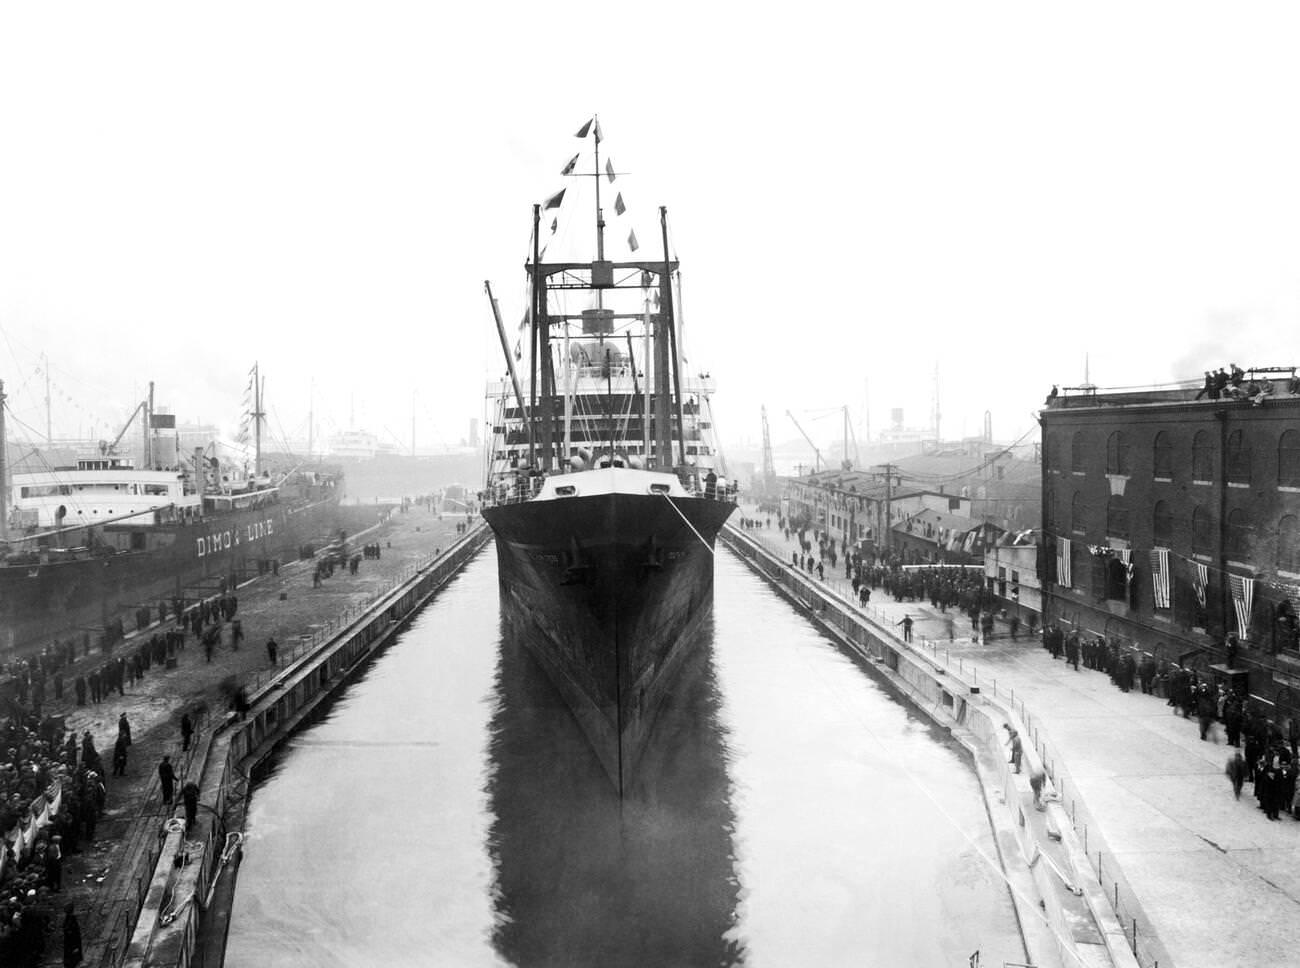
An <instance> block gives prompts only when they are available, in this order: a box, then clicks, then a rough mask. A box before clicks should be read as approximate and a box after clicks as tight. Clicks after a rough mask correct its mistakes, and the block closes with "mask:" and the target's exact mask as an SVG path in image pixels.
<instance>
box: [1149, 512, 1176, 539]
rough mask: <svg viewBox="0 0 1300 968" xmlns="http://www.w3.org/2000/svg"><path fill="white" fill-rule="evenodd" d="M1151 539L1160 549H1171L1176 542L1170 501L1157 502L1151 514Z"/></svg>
mask: <svg viewBox="0 0 1300 968" xmlns="http://www.w3.org/2000/svg"><path fill="white" fill-rule="evenodd" d="M1151 539H1152V542H1153V543H1154V544H1155V545H1156V546H1157V547H1160V548H1168V547H1170V543H1171V542H1172V541H1173V540H1174V516H1173V515H1172V514H1170V512H1169V502H1168V501H1156V506H1155V508H1154V509H1153V510H1152V512H1151Z"/></svg>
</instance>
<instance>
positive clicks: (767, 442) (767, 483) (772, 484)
mask: <svg viewBox="0 0 1300 968" xmlns="http://www.w3.org/2000/svg"><path fill="white" fill-rule="evenodd" d="M759 410H760V412H761V413H762V415H763V496H764V497H765V498H768V499H772V498H775V497H776V496H777V493H776V491H777V487H776V463H775V461H773V460H772V434H771V432H770V431H769V430H768V427H767V407H766V406H763V407H759Z"/></svg>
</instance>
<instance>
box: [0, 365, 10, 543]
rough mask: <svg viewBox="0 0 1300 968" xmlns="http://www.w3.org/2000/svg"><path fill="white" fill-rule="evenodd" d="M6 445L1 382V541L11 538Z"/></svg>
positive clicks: (3, 395) (2, 382) (3, 389)
mask: <svg viewBox="0 0 1300 968" xmlns="http://www.w3.org/2000/svg"><path fill="white" fill-rule="evenodd" d="M7 447H8V445H7V444H6V443H5V381H4V380H0V539H4V538H7V537H8V536H9V531H8V528H9V505H8V501H9V462H8V460H7V457H8V450H7V449H6V448H7Z"/></svg>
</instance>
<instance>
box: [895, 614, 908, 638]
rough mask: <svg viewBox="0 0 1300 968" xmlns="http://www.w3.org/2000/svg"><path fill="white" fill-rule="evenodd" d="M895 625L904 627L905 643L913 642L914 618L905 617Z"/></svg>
mask: <svg viewBox="0 0 1300 968" xmlns="http://www.w3.org/2000/svg"><path fill="white" fill-rule="evenodd" d="M894 624H895V625H901V626H903V641H904V642H911V641H912V616H910V615H904V616H903V619H902V621H900V622H895V623H894Z"/></svg>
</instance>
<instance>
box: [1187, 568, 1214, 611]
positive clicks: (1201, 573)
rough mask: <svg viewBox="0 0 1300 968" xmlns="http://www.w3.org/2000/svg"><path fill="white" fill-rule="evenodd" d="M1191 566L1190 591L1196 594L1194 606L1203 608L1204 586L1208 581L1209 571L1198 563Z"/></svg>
mask: <svg viewBox="0 0 1300 968" xmlns="http://www.w3.org/2000/svg"><path fill="white" fill-rule="evenodd" d="M1191 565H1192V591H1193V592H1195V593H1196V604H1197V605H1199V606H1201V608H1205V586H1206V585H1207V584H1209V581H1210V571H1209V569H1208V568H1206V567H1205V566H1204V565H1203V564H1201V563H1200V562H1199V561H1193V562H1192V563H1191Z"/></svg>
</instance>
